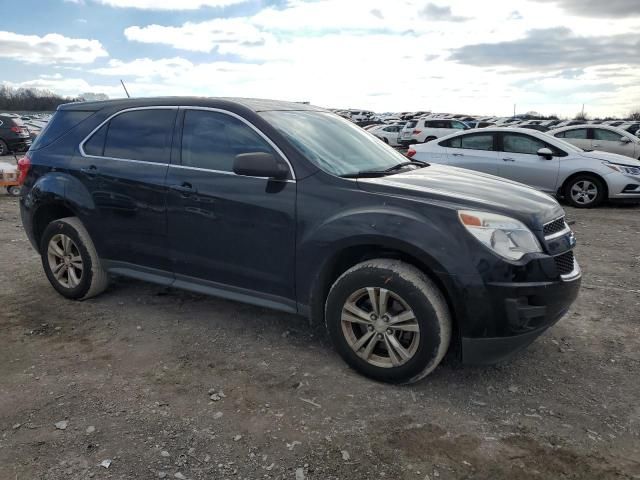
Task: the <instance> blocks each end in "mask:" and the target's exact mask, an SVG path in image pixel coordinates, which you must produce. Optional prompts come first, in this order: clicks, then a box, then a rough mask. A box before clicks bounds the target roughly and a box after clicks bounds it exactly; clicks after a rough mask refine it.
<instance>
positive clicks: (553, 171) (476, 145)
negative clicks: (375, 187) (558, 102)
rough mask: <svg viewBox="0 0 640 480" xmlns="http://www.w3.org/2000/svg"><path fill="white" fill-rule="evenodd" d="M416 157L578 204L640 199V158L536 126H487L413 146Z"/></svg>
mask: <svg viewBox="0 0 640 480" xmlns="http://www.w3.org/2000/svg"><path fill="white" fill-rule="evenodd" d="M407 154H408V155H409V157H410V158H412V159H414V160H419V161H424V162H433V163H442V164H445V165H452V166H455V167H462V168H468V169H470V170H476V171H478V172H482V173H487V174H491V175H497V176H500V177H503V178H506V179H509V180H513V181H516V182H520V183H523V184H525V185H530V186H531V187H535V188H537V189H539V190H542V191H543V192H547V193H550V194H552V195H557V196H559V197H564V198H565V200H566V201H567V202H568V203H569V204H571V205H572V206H574V207H577V208H592V207H596V206H598V205H600V204H601V203H602V202H603V201H604V200H605V199H607V198H609V199H611V200H632V201H636V202H637V201H640V162H639V161H637V160H633V159H631V158H628V157H624V156H622V155H615V154H612V153H606V152H593V151H589V152H585V151H584V150H582V149H581V148H578V147H576V146H574V145H571V144H570V143H567V142H565V141H562V140H560V139H558V138H554V137H551V136H549V135H547V134H544V133H541V132H536V131H534V130H527V129H516V128H487V129H483V130H482V132H473V133H466V132H464V133H459V134H454V135H449V136H447V137H445V138H442V139H440V140H438V141H437V142H430V143H426V144H424V145H415V146H414V147H413V149H411V150H409V152H407Z"/></svg>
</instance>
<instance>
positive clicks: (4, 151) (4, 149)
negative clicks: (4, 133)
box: [0, 139, 10, 157]
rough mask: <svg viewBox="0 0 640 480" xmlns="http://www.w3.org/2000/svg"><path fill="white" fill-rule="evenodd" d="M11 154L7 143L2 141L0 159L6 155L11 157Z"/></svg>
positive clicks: (0, 143)
mask: <svg viewBox="0 0 640 480" xmlns="http://www.w3.org/2000/svg"><path fill="white" fill-rule="evenodd" d="M9 153H10V152H9V146H8V145H7V142H5V141H4V140H1V139H0V157H3V156H4V155H9Z"/></svg>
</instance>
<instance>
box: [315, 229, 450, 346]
mask: <svg viewBox="0 0 640 480" xmlns="http://www.w3.org/2000/svg"><path fill="white" fill-rule="evenodd" d="M374 258H388V259H395V260H401V261H403V262H405V263H407V264H409V265H412V266H414V267H416V268H418V269H419V270H420V271H422V272H423V273H424V274H425V275H426V276H427V277H428V278H429V279H430V280H431V281H433V282H434V283H435V284H436V286H437V287H438V288H439V289H440V291H441V292H442V294H443V295H444V298H445V300H446V302H447V306H448V307H449V311H450V313H451V318H452V321H453V335H452V346H453V345H454V344H456V343H458V342H457V340H458V339H459V328H458V322H457V318H458V312H457V307H456V302H454V300H453V299H454V298H455V296H456V294H455V291H454V288H455V287H454V286H453V284H452V283H451V281H450V279H449V278H448V276H447V275H445V274H439V273H438V272H442V271H443V270H444V269H442V268H441V267H440V266H439V264H438V263H437V262H436V261H435V259H433V258H431V257H430V256H429V255H428V254H425V253H424V252H421V251H417V249H415V248H414V247H412V246H411V245H405V244H398V243H397V242H394V244H393V245H391V244H389V243H387V242H384V241H380V240H378V241H373V240H370V241H365V242H362V243H355V244H350V245H346V246H343V247H342V248H340V249H338V250H336V251H335V252H334V253H333V255H331V256H329V257H328V258H327V259H326V260H325V261H324V263H323V264H322V265H321V267H320V269H319V271H318V274H317V275H316V277H315V280H314V282H313V283H312V285H311V292H310V295H309V305H308V309H309V318H310V321H311V322H312V323H314V324H319V325H324V324H325V316H324V306H325V301H326V298H327V295H328V293H329V290H330V288H331V286H332V285H333V284H334V283H335V281H336V280H337V279H338V277H340V275H342V274H343V273H344V272H346V271H347V270H348V269H349V268H351V267H353V266H354V265H357V264H359V263H361V262H364V261H367V260H372V259H374ZM454 340H456V341H454ZM452 350H454V349H452Z"/></svg>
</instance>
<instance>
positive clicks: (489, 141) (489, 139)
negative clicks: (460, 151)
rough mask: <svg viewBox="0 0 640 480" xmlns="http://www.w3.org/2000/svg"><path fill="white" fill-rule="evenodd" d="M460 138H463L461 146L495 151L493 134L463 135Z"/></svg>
mask: <svg viewBox="0 0 640 480" xmlns="http://www.w3.org/2000/svg"><path fill="white" fill-rule="evenodd" d="M458 138H460V139H461V145H460V148H467V149H469V150H485V151H493V135H489V134H485V135H463V136H461V137H458Z"/></svg>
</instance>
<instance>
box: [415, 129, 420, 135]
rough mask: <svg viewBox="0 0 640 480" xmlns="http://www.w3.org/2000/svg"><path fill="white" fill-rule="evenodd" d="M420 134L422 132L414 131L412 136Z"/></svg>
mask: <svg viewBox="0 0 640 480" xmlns="http://www.w3.org/2000/svg"><path fill="white" fill-rule="evenodd" d="M420 132H422V130H414V131H413V134H414V135H420Z"/></svg>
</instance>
